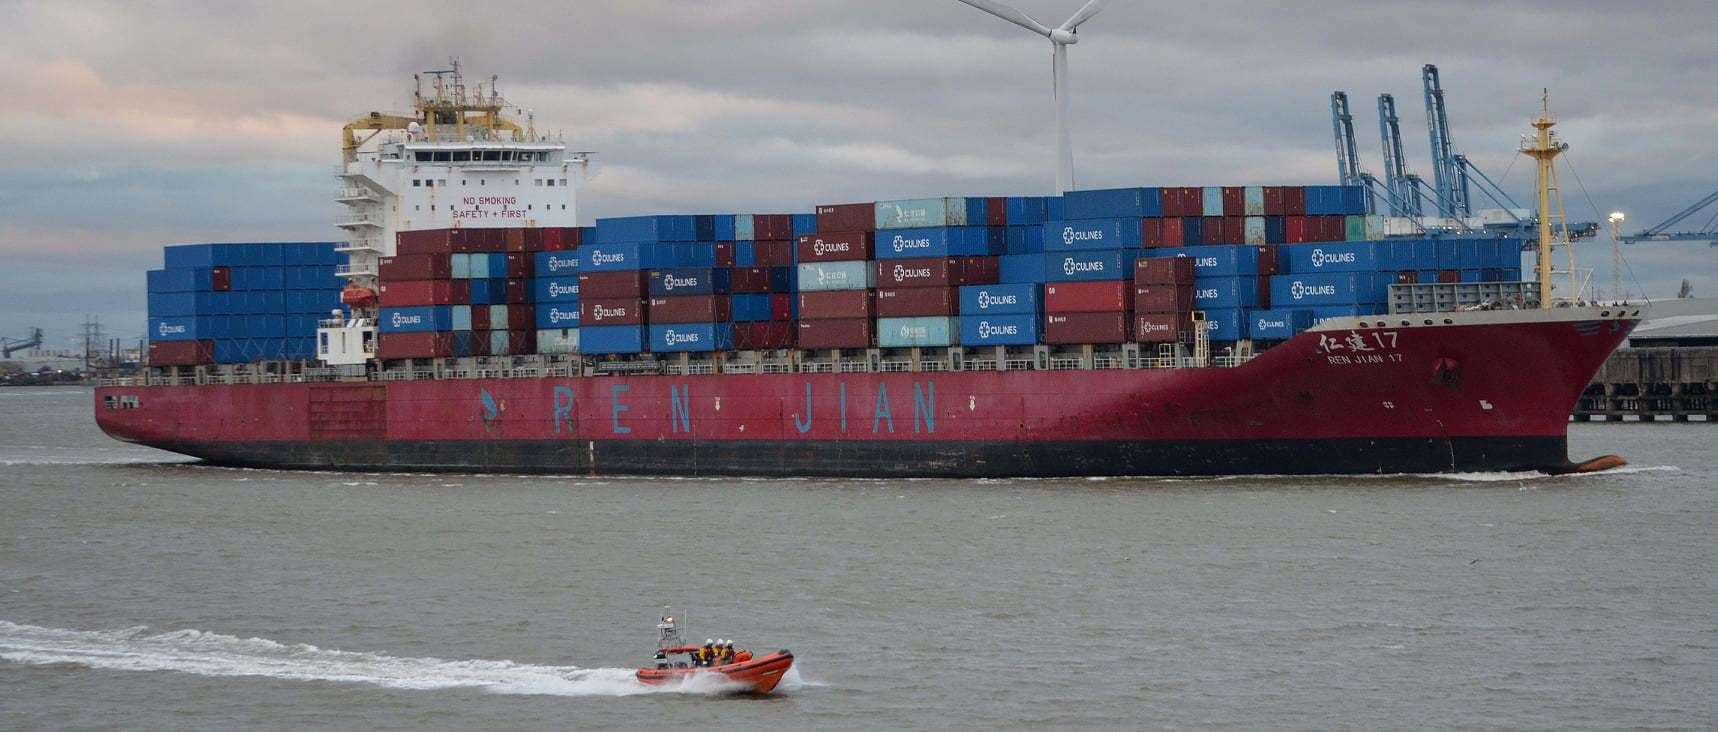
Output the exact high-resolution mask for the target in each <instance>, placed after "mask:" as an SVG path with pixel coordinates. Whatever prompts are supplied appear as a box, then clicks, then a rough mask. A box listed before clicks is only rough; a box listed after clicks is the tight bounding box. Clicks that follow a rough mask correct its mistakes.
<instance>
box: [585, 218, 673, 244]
mask: <svg viewBox="0 0 1718 732" xmlns="http://www.w3.org/2000/svg"><path fill="white" fill-rule="evenodd" d="M596 234H597V235H596V242H595V243H597V244H641V243H652V242H667V241H697V239H698V223H697V217H695V216H623V217H620V218H613V219H597V231H596Z"/></svg>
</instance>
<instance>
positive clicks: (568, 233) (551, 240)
mask: <svg viewBox="0 0 1718 732" xmlns="http://www.w3.org/2000/svg"><path fill="white" fill-rule="evenodd" d="M583 239H584V230H583V229H580V228H578V227H576V226H550V227H546V228H544V229H543V251H546V252H564V251H567V250H570V249H578V248H579V244H580V243H582V241H583Z"/></svg>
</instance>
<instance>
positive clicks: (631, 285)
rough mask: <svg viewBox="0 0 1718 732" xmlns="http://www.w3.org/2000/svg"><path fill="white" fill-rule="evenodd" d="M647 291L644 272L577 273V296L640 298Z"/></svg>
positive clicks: (599, 298) (600, 298)
mask: <svg viewBox="0 0 1718 732" xmlns="http://www.w3.org/2000/svg"><path fill="white" fill-rule="evenodd" d="M736 271H737V270H736ZM647 291H648V290H647V289H646V287H645V273H644V272H635V271H632V270H627V271H624V272H580V273H579V297H588V298H593V299H598V300H602V299H611V298H623V297H624V298H642V297H644V294H645V292H647Z"/></svg>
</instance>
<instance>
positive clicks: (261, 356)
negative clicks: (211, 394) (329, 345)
mask: <svg viewBox="0 0 1718 732" xmlns="http://www.w3.org/2000/svg"><path fill="white" fill-rule="evenodd" d="M342 259H343V258H342V257H341V255H339V254H337V253H336V252H335V251H334V244H333V243H332V242H270V243H256V244H185V245H177V246H169V247H166V249H165V265H166V266H165V268H164V269H158V270H151V271H150V272H149V273H148V275H147V276H148V288H147V291H148V305H147V307H148V317H149V321H148V328H149V331H148V338H149V363H150V364H152V365H156V366H196V365H202V364H210V363H222V364H232V363H249V362H253V361H278V360H308V359H312V358H315V357H316V327H317V322H318V321H319V320H320V319H322V318H325V317H328V315H329V313H330V311H332V310H334V309H337V308H339V307H340V288H341V285H342V281H341V280H340V279H339V278H337V277H335V275H334V268H335V265H336V264H337V263H339V262H340V261H342Z"/></svg>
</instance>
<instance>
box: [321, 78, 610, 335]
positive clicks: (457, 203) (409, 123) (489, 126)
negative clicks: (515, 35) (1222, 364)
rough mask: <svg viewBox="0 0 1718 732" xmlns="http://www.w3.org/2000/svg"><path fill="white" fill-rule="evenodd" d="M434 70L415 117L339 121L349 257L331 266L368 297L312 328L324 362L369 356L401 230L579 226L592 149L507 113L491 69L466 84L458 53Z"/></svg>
mask: <svg viewBox="0 0 1718 732" xmlns="http://www.w3.org/2000/svg"><path fill="white" fill-rule="evenodd" d="M429 73H430V74H431V75H433V76H434V77H435V81H434V84H433V88H432V90H431V92H430V93H429V94H428V95H426V94H424V92H423V89H422V87H421V81H420V87H419V89H418V90H417V92H415V93H414V106H415V107H416V114H415V116H403V115H390V114H384V113H380V112H371V113H370V114H369V115H366V116H365V117H361V118H359V119H357V120H354V121H353V122H352V123H351V124H349V125H347V126H346V129H345V131H344V133H345V141H344V151H343V152H344V160H343V163H342V165H341V168H340V170H339V172H338V178H339V181H340V183H339V190H338V191H337V192H336V200H338V201H339V202H340V203H342V204H344V205H345V206H346V211H345V213H344V215H343V216H342V217H341V218H339V219H338V220H337V221H335V222H334V224H335V225H336V226H338V227H340V229H342V230H343V231H344V232H345V234H346V238H345V242H344V243H342V244H340V245H339V246H338V247H337V250H338V251H341V252H344V253H345V254H346V258H347V264H345V265H341V266H340V267H339V269H338V272H339V274H340V275H342V276H344V277H345V278H346V279H347V281H348V285H347V288H348V293H355V294H356V295H357V296H359V297H360V298H361V297H362V296H363V295H364V291H366V290H367V291H368V294H369V295H370V296H371V298H372V300H371V304H370V306H369V307H365V306H363V305H361V304H356V303H354V306H353V311H352V317H350V318H349V319H343V320H341V321H340V322H338V323H335V322H332V321H329V322H327V323H326V326H327V327H324V328H321V329H319V331H318V334H317V353H318V357H319V358H320V359H321V360H322V361H323V362H325V363H328V364H330V365H353V364H363V363H365V362H366V361H368V360H369V359H370V358H372V357H373V356H374V353H375V345H376V341H375V327H374V324H373V323H374V316H375V312H374V304H373V297H374V295H375V293H376V292H377V282H376V275H377V272H378V269H379V261H378V260H380V259H381V258H383V257H389V256H393V255H394V253H395V244H396V235H397V234H399V233H400V232H402V231H414V230H419V229H449V228H520V227H551V226H556V227H560V226H577V225H578V207H577V201H576V198H575V192H576V191H577V190H578V186H579V184H580V183H581V182H582V179H583V177H584V175H585V172H586V168H587V166H588V164H589V158H588V157H586V156H585V155H584V154H582V153H569V152H568V151H567V146H566V144H565V143H564V142H562V141H561V140H560V139H558V138H551V137H549V136H545V135H538V134H537V133H536V130H535V129H534V125H531V124H530V123H529V121H528V122H527V125H526V126H525V127H520V126H519V125H518V124H517V123H515V122H513V121H512V120H510V119H508V118H507V117H505V116H503V112H505V111H507V110H509V109H511V108H510V107H509V105H508V104H507V102H506V100H504V99H502V98H501V96H500V95H499V94H497V93H496V92H495V87H494V80H493V79H491V80H490V82H489V85H488V87H487V88H485V86H484V85H483V84H478V85H477V86H476V89H475V91H474V93H471V94H468V93H467V90H466V87H465V82H464V81H463V79H462V78H461V77H460V74H459V65H458V63H457V62H456V63H454V64H453V68H452V69H450V70H447V71H432V72H429ZM527 119H528V118H527ZM364 132H367V133H368V134H363V135H361V134H360V133H364Z"/></svg>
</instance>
